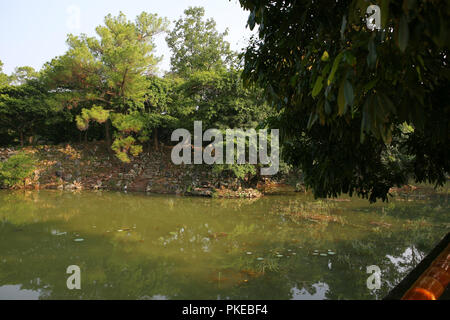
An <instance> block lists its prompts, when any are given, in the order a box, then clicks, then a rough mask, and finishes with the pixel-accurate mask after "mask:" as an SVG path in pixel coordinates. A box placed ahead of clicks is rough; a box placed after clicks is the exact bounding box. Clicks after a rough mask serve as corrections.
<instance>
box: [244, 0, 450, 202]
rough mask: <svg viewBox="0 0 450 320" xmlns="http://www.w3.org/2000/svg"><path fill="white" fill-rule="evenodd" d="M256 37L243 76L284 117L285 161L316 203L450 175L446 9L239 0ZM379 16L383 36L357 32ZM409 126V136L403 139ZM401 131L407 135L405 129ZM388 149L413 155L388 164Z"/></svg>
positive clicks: (381, 1)
mask: <svg viewBox="0 0 450 320" xmlns="http://www.w3.org/2000/svg"><path fill="white" fill-rule="evenodd" d="M240 3H241V5H242V7H244V8H245V9H247V10H249V11H250V15H249V19H248V25H249V27H250V28H251V29H253V28H255V27H256V26H258V28H259V32H258V36H257V37H256V38H254V39H253V41H252V42H251V44H250V45H249V46H248V48H247V50H246V53H245V70H244V79H245V81H246V83H247V84H248V83H251V82H253V83H257V84H259V85H260V86H261V87H263V88H264V89H265V92H266V93H267V96H268V98H269V99H270V101H271V102H272V103H273V105H274V106H276V107H277V108H278V109H279V110H281V114H282V116H281V117H279V118H278V119H277V121H276V122H274V124H273V125H277V126H279V127H280V128H281V129H282V133H283V135H284V144H285V151H286V152H285V156H286V157H287V158H288V159H289V160H290V162H291V163H293V164H295V165H298V166H300V167H301V168H302V169H303V171H304V173H305V182H306V183H307V184H308V185H309V186H310V187H312V188H313V190H314V192H315V195H316V196H319V197H327V196H337V195H338V194H340V193H350V194H351V195H352V194H358V195H359V196H362V197H368V198H370V200H371V201H376V200H377V199H383V200H386V199H387V195H388V192H389V189H390V188H391V187H392V186H394V185H401V184H404V183H406V182H407V181H408V179H410V178H413V179H414V180H415V181H417V182H422V181H428V182H432V183H437V184H442V183H444V182H445V180H446V177H445V174H446V172H449V169H450V164H449V158H450V157H449V148H448V146H449V135H448V132H450V131H449V127H448V126H449V120H450V108H449V101H450V99H449V98H450V97H449V92H450V91H449V90H448V88H450V81H449V80H450V69H449V60H448V59H449V42H450V33H449V30H450V25H449V24H450V3H449V2H448V1H432V0H428V1H417V0H404V1H391V0H378V1H371V2H368V1H364V0H338V1H309V0H296V1H260V0H240ZM371 3H373V4H378V5H379V6H380V8H381V17H382V29H381V30H375V31H371V30H369V29H368V28H367V26H366V21H365V18H366V17H365V14H366V9H367V7H368V6H369V5H370V4H371ZM405 124H407V125H408V126H410V127H411V128H412V129H413V130H412V131H409V132H405V131H404V130H402V126H403V125H405ZM403 128H404V127H403ZM392 150H397V151H399V152H400V153H401V154H404V155H406V156H408V157H410V159H411V161H410V162H409V163H403V164H401V163H399V162H398V161H395V159H394V158H393V157H391V155H392Z"/></svg>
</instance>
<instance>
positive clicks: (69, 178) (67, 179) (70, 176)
mask: <svg viewBox="0 0 450 320" xmlns="http://www.w3.org/2000/svg"><path fill="white" fill-rule="evenodd" d="M72 179H73V176H72V175H71V174H66V175H65V176H64V180H65V181H72Z"/></svg>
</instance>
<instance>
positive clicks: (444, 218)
mask: <svg viewBox="0 0 450 320" xmlns="http://www.w3.org/2000/svg"><path fill="white" fill-rule="evenodd" d="M449 222H450V210H449V204H448V193H442V194H433V195H423V196H420V195H419V196H417V197H412V198H410V197H398V198H396V199H394V200H392V201H390V202H389V203H385V204H382V203H377V204H375V205H371V204H369V202H368V201H365V200H360V199H352V200H350V199H349V198H346V197H344V198H341V199H334V200H315V199H314V198H313V197H312V196H311V195H309V194H303V193H294V192H288V191H285V192H279V193H274V194H272V195H268V196H266V197H263V198H261V199H254V200H244V199H242V200H241V199H233V200H230V199H204V198H188V197H176V196H159V195H146V194H125V193H115V192H79V193H70V192H61V191H39V192H37V191H36V192H23V191H21V192H12V191H0V300H2V299H200V300H203V299H214V300H215V299H239V300H245V299H253V300H257V299H320V300H322V299H369V300H372V299H382V298H383V297H384V296H385V295H386V294H387V293H388V292H389V290H390V289H391V288H393V287H394V286H395V285H396V284H397V283H399V282H400V281H401V280H402V278H403V277H405V276H406V274H407V273H408V272H409V271H410V270H412V269H413V268H414V267H415V266H416V265H417V264H418V263H419V262H420V261H421V259H422V258H423V257H424V256H425V255H426V254H427V253H429V252H430V251H431V250H432V248H433V246H434V245H436V243H437V242H438V241H439V240H440V239H441V238H442V237H443V236H444V235H445V234H446V233H447V232H448V231H449V226H450V224H449ZM71 265H77V266H79V267H80V270H81V290H69V289H68V288H67V285H66V281H67V278H68V277H69V276H70V274H67V273H66V269H67V268H68V267H69V266H71ZM372 265H375V266H378V267H379V268H380V270H381V272H382V273H381V278H380V280H381V288H380V289H378V290H376V289H368V287H367V279H368V277H369V276H370V275H371V274H368V273H367V267H369V266H372Z"/></svg>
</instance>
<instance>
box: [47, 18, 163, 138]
mask: <svg viewBox="0 0 450 320" xmlns="http://www.w3.org/2000/svg"><path fill="white" fill-rule="evenodd" d="M166 27H167V21H166V19H164V18H160V17H158V16H157V15H156V14H148V13H146V12H143V13H141V14H140V15H139V16H138V17H137V18H136V20H135V22H131V21H128V20H127V19H126V17H125V15H124V14H123V13H120V14H119V16H117V17H113V16H111V15H108V16H106V18H105V26H99V27H97V29H96V32H97V35H98V38H95V37H87V36H86V35H81V36H73V35H69V36H68V40H67V43H68V45H69V50H68V51H67V53H66V54H65V55H63V56H62V57H59V58H57V59H54V60H53V61H52V62H51V63H49V64H48V65H47V75H48V79H49V83H50V84H51V85H52V86H53V87H54V88H56V90H57V91H58V92H59V93H60V94H61V97H62V99H63V100H64V101H65V103H66V105H67V106H68V107H77V106H79V105H80V106H82V107H84V108H83V109H86V111H85V112H84V115H83V114H81V115H80V117H81V118H82V117H84V118H85V119H84V121H85V123H86V120H88V119H86V116H87V115H88V114H89V113H90V112H89V109H90V108H92V107H93V106H97V107H102V108H103V109H104V110H105V111H108V112H109V113H110V114H111V115H112V114H113V113H119V114H128V113H130V112H131V113H132V112H134V111H135V110H137V109H142V108H143V106H144V101H145V95H146V91H147V88H148V86H149V82H148V76H149V75H151V74H153V73H155V72H156V65H157V63H158V62H159V60H160V58H157V57H155V55H154V53H153V52H154V49H155V44H154V37H155V36H156V35H157V34H160V33H162V32H164V31H165V29H166ZM98 110H99V109H97V111H98ZM94 113H96V111H95V110H94ZM81 118H78V122H79V123H82V122H83V119H81ZM90 120H94V121H95V118H91V119H90ZM101 120H102V122H101V123H104V125H105V136H106V140H107V142H108V144H110V141H111V138H110V136H111V133H110V122H111V120H110V119H103V118H102V119H101ZM87 122H89V121H87ZM81 127H83V126H81ZM84 128H86V127H84Z"/></svg>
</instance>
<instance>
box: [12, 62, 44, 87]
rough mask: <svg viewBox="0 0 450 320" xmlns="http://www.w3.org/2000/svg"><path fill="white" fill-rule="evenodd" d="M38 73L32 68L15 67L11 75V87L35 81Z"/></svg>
mask: <svg viewBox="0 0 450 320" xmlns="http://www.w3.org/2000/svg"><path fill="white" fill-rule="evenodd" d="M38 76H39V73H38V72H36V70H34V68H32V67H28V66H24V67H17V68H16V70H15V71H14V73H13V74H12V75H11V77H10V79H11V83H12V84H13V85H21V84H25V83H26V82H27V81H30V80H36V79H37V78H38Z"/></svg>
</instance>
